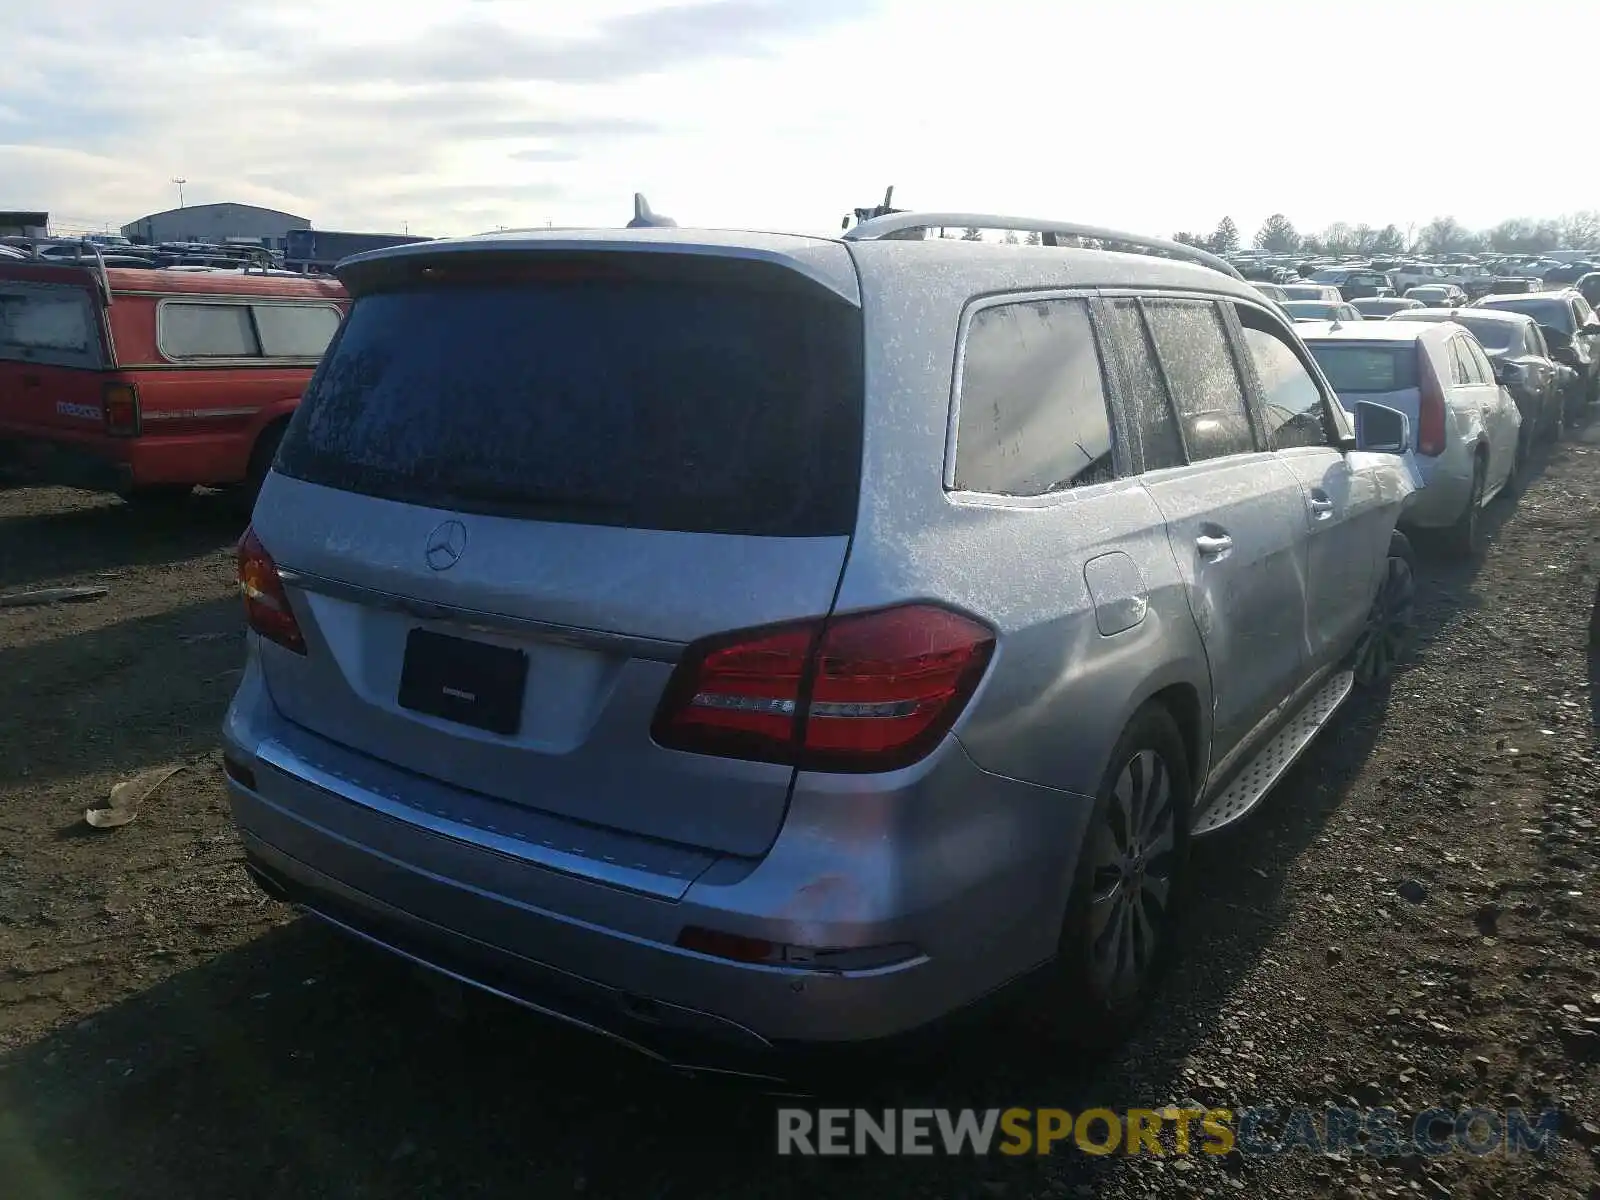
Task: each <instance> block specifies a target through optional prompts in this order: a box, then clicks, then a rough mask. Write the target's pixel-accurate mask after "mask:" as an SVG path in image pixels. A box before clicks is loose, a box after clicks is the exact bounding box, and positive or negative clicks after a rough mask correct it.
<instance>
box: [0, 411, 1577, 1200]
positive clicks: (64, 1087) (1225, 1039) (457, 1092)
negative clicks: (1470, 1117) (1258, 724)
mask: <svg viewBox="0 0 1600 1200" xmlns="http://www.w3.org/2000/svg"><path fill="white" fill-rule="evenodd" d="M1536 467H1542V471H1541V472H1540V473H1539V474H1538V476H1537V477H1536V478H1535V479H1534V481H1533V483H1532V484H1531V486H1530V488H1529V490H1528V493H1527V495H1526V496H1525V497H1524V498H1523V499H1522V500H1521V501H1520V502H1518V503H1517V504H1516V505H1515V506H1512V505H1510V504H1508V503H1504V502H1501V503H1497V504H1496V505H1495V514H1494V518H1493V520H1492V521H1491V542H1490V546H1489V549H1488V551H1487V553H1486V554H1485V555H1484V556H1483V558H1482V560H1481V561H1480V562H1478V563H1475V564H1471V565H1466V566H1463V565H1452V564H1449V563H1444V562H1440V561H1436V560H1433V559H1426V558H1425V560H1424V563H1423V566H1422V577H1423V580H1424V593H1423V600H1424V604H1423V612H1422V621H1423V638H1422V646H1421V652H1420V654H1419V655H1418V657H1417V658H1416V660H1415V661H1414V662H1413V664H1412V665H1411V666H1410V667H1409V668H1408V669H1407V670H1406V671H1405V672H1404V673H1403V674H1402V675H1401V676H1400V677H1399V678H1398V679H1397V680H1396V681H1395V683H1394V685H1393V688H1392V690H1391V691H1390V693H1389V694H1388V695H1386V696H1363V697H1361V698H1359V699H1358V700H1356V701H1353V702H1352V703H1351V704H1350V705H1349V706H1347V708H1346V709H1345V710H1344V711H1343V712H1342V713H1341V714H1340V717H1339V718H1338V720H1337V721H1336V723H1335V726H1334V728H1333V729H1331V730H1330V731H1329V732H1328V733H1327V734H1326V735H1325V736H1324V737H1323V738H1321V739H1320V740H1319V742H1318V743H1317V744H1316V745H1315V746H1314V747H1313V749H1312V750H1311V751H1310V752H1309V753H1308V755H1307V756H1306V758H1305V759H1304V760H1302V762H1301V763H1300V764H1299V765H1298V766H1297V767H1296V768H1295V770H1294V771H1293V772H1292V773H1291V775H1290V776H1289V777H1288V779H1287V780H1286V781H1285V782H1284V784H1283V785H1282V786H1281V787H1280V788H1279V789H1278V791H1277V792H1276V793H1275V795H1274V796H1273V798H1272V799H1271V800H1270V801H1269V803H1268V804H1267V805H1266V806H1265V808H1264V810H1263V811H1262V812H1261V813H1260V814H1259V816H1258V817H1257V818H1255V819H1253V820H1252V821H1251V822H1249V823H1247V824H1246V826H1245V827H1244V828H1242V829H1240V830H1238V831H1237V832H1236V833H1231V834H1228V835H1225V836H1224V837H1223V838H1221V839H1214V840H1212V841H1210V842H1208V843H1206V844H1204V845H1203V846H1201V847H1199V848H1198V849H1197V859H1198V861H1197V868H1198V870H1199V873H1200V881H1199V893H1198V895H1197V896H1196V898H1195V900H1194V902H1193V906H1192V911H1190V912H1189V913H1187V914H1186V916H1185V919H1184V924H1183V938H1184V950H1183V953H1182V955H1181V957H1180V960H1179V961H1178V963H1177V964H1176V966H1175V969H1174V971H1173V973H1172V975H1171V976H1170V977H1169V979H1168V980H1167V982H1166V984H1165V986H1164V988H1163V990H1162V994H1161V997H1160V1000H1159V1001H1158V1003H1157V1005H1156V1007H1155V1009H1154V1011H1153V1012H1152V1013H1151V1015H1150V1018H1149V1020H1148V1022H1147V1023H1146V1025H1145V1027H1144V1032H1143V1033H1142V1035H1141V1036H1140V1037H1139V1038H1137V1039H1136V1040H1135V1041H1134V1042H1133V1043H1132V1044H1130V1045H1128V1046H1126V1047H1125V1048H1123V1049H1122V1050H1121V1051H1119V1052H1118V1053H1117V1054H1115V1055H1114V1056H1113V1057H1112V1058H1110V1059H1109V1060H1108V1061H1106V1062H1103V1063H1101V1064H1099V1065H1097V1066H1092V1067H1091V1066H1085V1065H1082V1064H1075V1063H1072V1062H1064V1061H1061V1060H1060V1059H1059V1058H1056V1057H1052V1056H1049V1055H1043V1054H1041V1053H1040V1052H1039V1051H1038V1050H1037V1048H1035V1047H1032V1046H1030V1045H1028V1044H1027V1043H1026V1042H1025V1041H1024V1040H1023V1039H1022V1038H1021V1037H1020V1035H1017V1036H1012V1035H1011V1029H1012V1027H1009V1026H1005V1025H999V1026H995V1027H992V1028H991V1030H990V1032H989V1033H988V1034H987V1035H986V1036H984V1037H981V1038H980V1037H975V1036H969V1037H967V1038H965V1039H963V1040H962V1041H960V1042H959V1043H953V1044H952V1045H951V1046H950V1047H949V1048H948V1050H947V1051H941V1052H940V1053H938V1054H937V1055H935V1056H930V1057H929V1058H928V1059H927V1060H925V1061H922V1062H920V1063H914V1064H908V1065H906V1066H905V1067H904V1069H903V1070H896V1071H894V1072H892V1073H890V1072H884V1073H880V1074H878V1075H876V1076H874V1077H849V1078H841V1079H840V1080H839V1084H838V1092H839V1094H840V1095H841V1096H846V1097H848V1098H850V1099H852V1100H864V1101H870V1103H871V1104H873V1105H882V1104H891V1103H893V1104H903V1105H914V1104H941V1105H948V1106H953V1107H968V1106H970V1107H988V1106H999V1107H1005V1106H1009V1105H1025V1106H1059V1107H1064V1108H1067V1109H1070V1110H1073V1111H1079V1110H1081V1109H1082V1108H1084V1107H1086V1106H1088V1105H1090V1104H1100V1105H1108V1106H1112V1107H1117V1106H1161V1105H1164V1104H1171V1103H1177V1102H1179V1101H1182V1100H1185V1099H1195V1100H1198V1101H1203V1102H1205V1103H1206V1104H1213V1105H1216V1104H1223V1105H1226V1104H1235V1105H1240V1106H1243V1105H1262V1104H1275V1105H1278V1106H1280V1107H1286V1106H1288V1105H1292V1104H1306V1105H1310V1106H1314V1107H1317V1106H1321V1105H1322V1104H1324V1103H1335V1104H1337V1103H1351V1104H1360V1105H1363V1106H1372V1105H1375V1104H1385V1105H1392V1106H1394V1107H1396V1108H1399V1109H1401V1110H1402V1111H1409V1112H1415V1111H1418V1110H1421V1109H1423V1108H1425V1107H1428V1106H1430V1105H1431V1104H1435V1103H1442V1104H1444V1105H1447V1106H1450V1107H1456V1106H1461V1105H1471V1104H1487V1105H1491V1106H1498V1107H1508V1106H1512V1105H1523V1106H1526V1107H1528V1108H1530V1109H1533V1108H1537V1107H1539V1106H1542V1105H1546V1104H1554V1105H1559V1106H1561V1107H1562V1108H1563V1109H1564V1110H1566V1112H1567V1114H1568V1115H1567V1116H1566V1117H1565V1118H1564V1120H1563V1132H1564V1133H1565V1134H1566V1135H1567V1136H1566V1137H1565V1138H1564V1139H1563V1140H1562V1142H1561V1144H1560V1146H1559V1149H1558V1151H1557V1153H1555V1154H1554V1155H1551V1156H1544V1157H1539V1156H1521V1157H1515V1158H1513V1157H1508V1156H1505V1155H1496V1156H1488V1157H1484V1158H1472V1157H1468V1156H1454V1157H1447V1158H1442V1159H1436V1160H1418V1159H1405V1160H1402V1161H1399V1162H1388V1163H1378V1162H1374V1161H1371V1160H1369V1159H1366V1158H1364V1157H1362V1156H1355V1157H1349V1156H1345V1157H1338V1156H1328V1155H1313V1154H1309V1153H1297V1154H1295V1155H1292V1156H1287V1157H1282V1158H1275V1159H1270V1160H1268V1159H1243V1158H1241V1157H1240V1156H1237V1155H1234V1156H1229V1157H1226V1158H1223V1159H1215V1158H1209V1157H1204V1156H1202V1157H1200V1158H1195V1159H1184V1160H1178V1159H1174V1158H1167V1159H1156V1158H1153V1157H1147V1158H1140V1159H1124V1158H1117V1159H1090V1158H1087V1157H1084V1156H1082V1155H1078V1154H1076V1153H1072V1154H1067V1153H1058V1154H1056V1155H1054V1156H1051V1157H1049V1158H1027V1159H1020V1160H1012V1159H1001V1158H999V1157H996V1158H991V1159H984V1160H977V1159H966V1160H963V1159H945V1158H940V1159H925V1160H907V1159H888V1158H867V1159H852V1160H814V1159H782V1160H780V1159H778V1158H776V1157H775V1156H774V1154H773V1145H774V1129H775V1123H774V1114H773V1111H772V1109H773V1106H774V1105H775V1104H776V1103H777V1101H775V1100H773V1099H771V1098H768V1097H762V1096H759V1095H754V1094H752V1093H751V1092H750V1091H749V1090H747V1089H743V1088H733V1087H719V1088H713V1087H711V1086H710V1085H707V1084H704V1083H698V1082H693V1081H684V1080H679V1079H677V1078H674V1077H668V1076H663V1075H661V1074H660V1073H658V1072H656V1071H655V1070H654V1069H652V1068H650V1067H649V1066H647V1065H643V1064H640V1063H638V1062H635V1061H634V1060H632V1059H629V1058H625V1057H623V1056H621V1055H620V1053H619V1052H617V1051H614V1050H612V1049H610V1048H609V1047H607V1046H605V1045H603V1044H596V1043H595V1042H593V1041H591V1040H589V1039H587V1038H584V1037H581V1036H579V1035H576V1034H571V1033H568V1032H565V1031H563V1030H561V1029H557V1028H551V1027H549V1026H547V1025H546V1024H544V1023H542V1022H538V1021H535V1020H532V1019H530V1018H528V1017H526V1016H524V1015H523V1014H521V1013H519V1012H517V1011H515V1010H511V1009H509V1008H504V1007H501V1006H498V1005H495V1004H493V1003H489V1002H485V1003H483V1004H477V1005H474V1006H473V1007H472V1009H471V1010H470V1011H471V1013H472V1016H473V1019H471V1020H466V1021H463V1020H460V1019H459V1017H458V1016H457V1017H452V1016H451V1015H450V1014H449V1013H448V1012H447V1011H446V1010H445V1009H444V1008H442V1007H441V1005H440V1004H439V1002H438V1000H437V998H436V997H435V996H434V995H433V993H432V992H430V990H429V989H427V988H424V987H421V986H419V981H418V980H417V978H416V977H415V976H414V975H413V974H412V973H411V972H410V971H409V970H407V969H405V968H403V967H400V966H398V965H396V964H393V963H390V962H388V961H385V960H382V959H380V958H378V957H377V956H375V955H373V954H371V953H369V952H367V951H364V950H361V949H359V948H356V947H353V946H349V945H346V944H345V943H344V942H343V941H341V940H339V939H336V938H334V937H333V936H332V935H330V934H327V933H325V932H323V931H321V930H320V929H317V928H313V927H311V925H310V924H309V923H308V922H306V921H297V920H294V919H292V917H291V914H290V913H288V912H287V911H286V910H284V909H283V908H282V907H281V906H279V905H276V904H273V903H271V902H268V901H266V900H264V899H263V898H262V897H260V896H259V895H258V894H257V893H256V892H255V891H254V889H253V888H252V887H251V886H250V885H249V884H248V883H247V881H246V879H245V876H244V874H243V872H242V870H241V869H240V865H239V852H238V848H237V844H236V842H235V840H234V837H233V835H232V833H231V830H230V827H229V824H228V821H227V816H226V812H225V808H224V802H223V793H222V788H221V785H220V782H219V771H218V763H219V758H218V755H217V753H216V750H215V748H214V731H215V729H216V727H217V724H218V722H219V720H220V718H221V715H222V711H223V708H224V706H225V704H226V702H227V696H228V693H229V690H230V688H231V686H232V684H233V682H234V680H235V679H236V678H237V673H238V667H239V663H240V654H241V633H240V621H239V617H238V614H237V611H236V606H235V603H234V600H233V596H232V591H231V556H230V549H231V542H232V539H233V537H234V536H235V535H236V533H237V531H238V530H237V525H238V520H237V517H236V516H234V515H233V514H232V512H231V511H230V510H229V509H228V508H227V506H226V505H225V504H223V503H222V501H221V498H220V497H206V496H203V495H202V496H198V497H196V498H195V499H194V501H193V502H192V503H191V505H190V506H189V508H188V510H187V511H184V512H181V513H178V514H174V515H163V516H161V517H159V518H157V517H151V516H149V515H145V514H137V513H134V512H132V511H130V510H128V509H126V508H124V507H123V506H121V505H120V504H119V503H118V502H116V501H111V500H106V499H102V498H96V497H89V496H85V495H83V494H81V493H75V492H69V491H59V490H48V489H25V490H17V491H11V492H0V592H5V591H12V590H17V589H23V588H27V587H32V586H48V585H54V584H67V583H71V584H79V583H91V584H92V583H103V584H105V585H106V586H107V587H109V589H110V593H109V595H107V596H106V597H104V598H102V599H99V600H93V601H89V602H86V603H83V604H76V605H70V606H69V605H56V606H51V607H42V608H17V609H0V1181H4V1182H3V1183H0V1195H3V1196H4V1197H5V1198H6V1200H13V1198H14V1200H34V1198H36V1197H37V1198H50V1200H54V1198H57V1197H62V1198H71V1200H84V1198H98V1197H113V1196H114V1197H130V1198H131V1197H146V1196H148V1197H160V1198H161V1200H171V1198H172V1197H189V1196H205V1197H246V1196H283V1197H297V1198H302V1197H303V1198H310V1197H386V1196H428V1197H457V1196H507V1197H509V1196H518V1197H526V1196H536V1195H571V1194H579V1193H587V1194H591V1195H595V1196H619V1197H641V1198H649V1200H666V1198H667V1197H674V1198H679V1197H681V1198H688V1197H718V1196H727V1197H745V1196H769V1197H801V1196H807V1197H810V1196H816V1195H825V1196H830V1197H840V1198H844V1197H855V1196H862V1197H865V1196H873V1197H876V1198H880V1200H900V1198H909V1197H929V1198H933V1197H940V1198H944V1200H949V1198H956V1197H968V1196H970V1197H993V1196H1010V1197H1018V1198H1021V1197H1076V1196H1091V1195H1102V1196H1110V1197H1147V1196H1157V1197H1159V1196H1230V1195H1244V1196H1252V1197H1253V1196H1262V1195H1283V1196H1296V1197H1298V1196H1312V1197H1318V1196H1335V1197H1366V1196H1372V1197H1411V1196H1417V1195H1420V1196H1428V1197H1449V1196H1456V1197H1549V1198H1551V1200H1557V1198H1564V1197H1583V1198H1587V1200H1595V1198H1596V1197H1600V1184H1597V1183H1596V1178H1597V1165H1600V1158H1597V1157H1596V1154H1597V1153H1600V1151H1596V1150H1595V1149H1594V1143H1595V1142H1596V1140H1597V1138H1600V1125H1597V1124H1596V1123H1595V1122H1596V1121H1597V1120H1600V1047H1597V1041H1600V882H1597V881H1596V880H1595V879H1594V878H1593V876H1594V871H1595V867H1596V858H1597V850H1600V837H1597V835H1596V825H1595V821H1596V809H1597V804H1596V801H1597V799H1600V766H1597V758H1596V741H1595V735H1596V723H1597V718H1600V593H1597V580H1600V522H1597V520H1596V509H1597V505H1600V430H1596V429H1592V430H1591V431H1589V433H1588V434H1586V435H1585V436H1584V437H1582V438H1581V439H1577V440H1574V441H1571V442H1569V443H1567V444H1565V445H1563V446H1561V447H1558V448H1556V449H1555V450H1554V451H1553V452H1551V453H1550V454H1549V455H1548V457H1547V461H1543V462H1542V463H1540V464H1536ZM174 766H176V767H181V768H182V770H181V771H180V772H179V773H178V774H177V775H176V776H174V777H173V778H172V779H171V780H170V781H169V782H167V783H166V784H165V785H164V786H163V787H162V788H161V789H160V790H159V791H158V792H157V793H156V794H155V796H153V797H152V799H151V800H150V801H148V802H147V804H146V805H145V807H144V808H143V810H142V811H141V813H140V816H139V818H138V820H137V821H136V822H135V823H134V824H131V825H128V826H126V827H124V828H121V829H117V830H113V831H95V830H91V829H89V828H88V827H87V826H86V825H85V824H84V821H83V813H84V810H85V809H86V808H88V807H91V806H94V805H96V804H100V803H103V802H104V799H105V797H106V795H107V793H108V791H109V789H110V788H111V786H112V785H113V784H114V783H115V782H117V781H118V780H119V779H123V778H126V777H128V776H130V775H132V774H134V773H136V772H140V771H144V770H146V769H150V768H155V767H174ZM1347 1098H1348V1099H1347Z"/></svg>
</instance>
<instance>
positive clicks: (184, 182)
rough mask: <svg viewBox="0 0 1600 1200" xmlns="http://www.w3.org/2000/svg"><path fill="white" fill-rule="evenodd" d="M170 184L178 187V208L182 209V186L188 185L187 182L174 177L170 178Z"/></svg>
mask: <svg viewBox="0 0 1600 1200" xmlns="http://www.w3.org/2000/svg"><path fill="white" fill-rule="evenodd" d="M172 182H173V183H175V184H177V185H178V207H179V208H182V207H183V185H184V184H186V183H188V182H189V181H188V180H187V179H181V178H179V177H178V176H176V175H174V176H173V177H172Z"/></svg>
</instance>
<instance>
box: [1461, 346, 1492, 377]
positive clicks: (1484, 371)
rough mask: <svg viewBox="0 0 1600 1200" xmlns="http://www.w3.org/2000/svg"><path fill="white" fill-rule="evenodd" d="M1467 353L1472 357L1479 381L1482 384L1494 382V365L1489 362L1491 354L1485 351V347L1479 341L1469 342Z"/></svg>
mask: <svg viewBox="0 0 1600 1200" xmlns="http://www.w3.org/2000/svg"><path fill="white" fill-rule="evenodd" d="M1467 354H1468V355H1469V356H1470V357H1471V359H1472V365H1473V367H1474V368H1475V369H1476V371H1477V376H1478V379H1477V381H1478V382H1479V383H1482V384H1493V383H1494V367H1493V366H1492V365H1491V364H1490V362H1489V356H1488V355H1486V354H1485V353H1484V352H1483V347H1482V346H1480V345H1478V343H1477V342H1468V343H1467Z"/></svg>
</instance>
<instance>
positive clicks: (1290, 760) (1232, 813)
mask: <svg viewBox="0 0 1600 1200" xmlns="http://www.w3.org/2000/svg"><path fill="white" fill-rule="evenodd" d="M1355 680H1356V677H1355V672H1353V671H1336V672H1334V673H1333V674H1332V675H1330V676H1329V677H1328V682H1327V683H1325V684H1323V685H1322V687H1321V688H1320V689H1319V690H1318V691H1317V692H1316V693H1315V694H1314V695H1313V696H1312V697H1311V699H1310V700H1309V701H1308V702H1307V703H1306V705H1305V707H1304V708H1302V709H1301V710H1300V711H1299V712H1298V713H1296V714H1295V715H1294V716H1293V717H1292V718H1290V720H1289V721H1288V722H1287V723H1286V724H1285V725H1284V727H1283V728H1282V729H1280V730H1278V732H1277V733H1276V734H1274V735H1273V737H1272V740H1270V741H1269V742H1267V744H1266V745H1264V746H1262V747H1261V749H1260V750H1259V751H1258V752H1257V754H1256V756H1255V757H1254V758H1252V759H1251V760H1250V761H1249V762H1248V763H1246V764H1245V765H1244V767H1243V768H1242V769H1241V770H1240V771H1239V773H1238V774H1237V775H1236V776H1234V778H1233V782H1232V783H1230V784H1228V786H1227V787H1226V788H1224V789H1223V790H1222V791H1220V792H1218V793H1217V795H1215V796H1214V797H1212V799H1211V800H1210V802H1209V803H1208V804H1207V805H1206V806H1205V808H1204V809H1203V810H1202V811H1201V812H1200V814H1199V815H1198V816H1197V817H1196V818H1195V820H1194V825H1193V826H1192V827H1191V829H1190V831H1189V832H1190V835H1191V836H1193V837H1204V836H1205V835H1206V834H1208V833H1216V832H1217V830H1219V829H1223V828H1225V827H1226V826H1229V825H1232V824H1233V823H1234V822H1235V821H1238V820H1240V819H1242V818H1244V817H1247V816H1249V815H1250V814H1251V813H1252V812H1254V811H1255V810H1256V807H1257V806H1258V805H1259V804H1260V803H1261V801H1262V800H1264V799H1266V795H1267V793H1268V792H1270V791H1271V790H1272V788H1273V786H1274V785H1275V784H1276V783H1277V782H1278V780H1280V779H1282V778H1283V774H1284V772H1285V771H1287V770H1288V769H1289V768H1290V767H1291V766H1293V765H1294V761H1295V759H1297V758H1299V757H1300V755H1301V753H1302V752H1303V751H1304V750H1305V748H1306V747H1307V746H1309V745H1310V744H1311V739H1312V738H1314V737H1316V736H1317V734H1319V733H1321V732H1322V730H1323V727H1324V726H1326V725H1327V724H1328V722H1329V721H1330V720H1331V719H1332V717H1333V714H1334V713H1335V712H1337V711H1338V710H1339V706H1340V705H1341V704H1343V703H1344V701H1345V698H1346V697H1348V696H1349V695H1350V691H1351V689H1352V688H1354V687H1355Z"/></svg>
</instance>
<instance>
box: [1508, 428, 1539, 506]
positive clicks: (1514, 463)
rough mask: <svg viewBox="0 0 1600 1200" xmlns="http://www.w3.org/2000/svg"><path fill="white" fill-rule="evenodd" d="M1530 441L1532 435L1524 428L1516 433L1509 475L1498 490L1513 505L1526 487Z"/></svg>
mask: <svg viewBox="0 0 1600 1200" xmlns="http://www.w3.org/2000/svg"><path fill="white" fill-rule="evenodd" d="M1531 441H1532V435H1531V434H1530V432H1529V431H1528V429H1527V427H1526V426H1524V427H1523V428H1522V429H1519V430H1518V431H1517V447H1516V449H1515V450H1513V451H1512V452H1511V473H1510V474H1509V475H1507V476H1506V482H1505V485H1504V486H1503V487H1502V488H1501V489H1500V494H1501V495H1502V496H1504V497H1505V498H1506V499H1507V500H1508V501H1510V502H1511V503H1513V504H1514V503H1516V500H1517V497H1518V496H1520V495H1522V489H1523V488H1524V487H1526V486H1527V482H1528V454H1529V449H1528V444H1529V442H1531Z"/></svg>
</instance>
